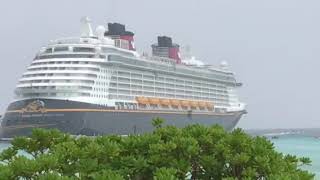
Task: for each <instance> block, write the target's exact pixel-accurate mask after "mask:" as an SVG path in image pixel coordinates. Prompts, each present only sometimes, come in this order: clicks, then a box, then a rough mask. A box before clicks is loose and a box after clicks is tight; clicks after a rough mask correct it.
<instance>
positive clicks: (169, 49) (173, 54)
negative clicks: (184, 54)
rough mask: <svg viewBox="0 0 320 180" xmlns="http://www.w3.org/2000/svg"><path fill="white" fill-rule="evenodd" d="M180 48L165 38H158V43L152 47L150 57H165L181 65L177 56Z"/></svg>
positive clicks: (168, 38)
mask: <svg viewBox="0 0 320 180" xmlns="http://www.w3.org/2000/svg"><path fill="white" fill-rule="evenodd" d="M179 49H180V46H179V45H178V44H175V43H173V42H172V39H171V38H170V37H167V36H158V43H157V44H153V45H152V55H153V56H159V57H166V58H171V59H174V60H176V63H177V64H180V63H181V58H180V54H179Z"/></svg>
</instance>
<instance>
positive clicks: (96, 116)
mask: <svg viewBox="0 0 320 180" xmlns="http://www.w3.org/2000/svg"><path fill="white" fill-rule="evenodd" d="M244 113H245V112H244V111H239V112H232V113H231V112H230V113H214V114H213V113H193V112H172V111H171V112H170V111H152V110H116V109H114V108H110V107H109V108H108V107H105V106H99V105H94V104H90V103H83V102H77V101H68V100H55V99H28V100H22V101H16V102H13V103H11V104H10V105H9V107H8V109H7V112H6V114H5V115H4V117H3V120H2V122H1V135H0V137H1V138H12V137H14V136H22V135H29V134H30V133H31V131H32V129H33V128H48V129H50V128H56V129H59V130H61V131H63V132H66V133H70V134H74V135H79V134H81V135H89V136H92V135H102V134H120V135H128V134H140V133H144V132H150V131H152V130H153V127H152V123H151V121H152V119H153V118H155V117H160V118H163V119H165V124H168V125H175V126H177V127H184V126H186V125H188V124H203V125H213V124H218V125H221V126H223V127H224V128H225V129H226V130H231V129H233V128H234V127H235V125H236V124H237V123H238V121H239V119H240V118H241V116H242V115H243V114H244Z"/></svg>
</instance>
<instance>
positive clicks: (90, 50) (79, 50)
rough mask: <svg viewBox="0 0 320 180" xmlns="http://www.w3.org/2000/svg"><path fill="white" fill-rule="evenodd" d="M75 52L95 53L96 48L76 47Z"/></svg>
mask: <svg viewBox="0 0 320 180" xmlns="http://www.w3.org/2000/svg"><path fill="white" fill-rule="evenodd" d="M73 51H74V52H95V49H94V48H88V47H74V48H73Z"/></svg>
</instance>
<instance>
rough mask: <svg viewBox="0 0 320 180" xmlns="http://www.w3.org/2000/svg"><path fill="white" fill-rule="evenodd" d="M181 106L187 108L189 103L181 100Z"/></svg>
mask: <svg viewBox="0 0 320 180" xmlns="http://www.w3.org/2000/svg"><path fill="white" fill-rule="evenodd" d="M181 106H185V107H188V106H190V102H189V101H187V100H181Z"/></svg>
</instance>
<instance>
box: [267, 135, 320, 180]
mask: <svg viewBox="0 0 320 180" xmlns="http://www.w3.org/2000/svg"><path fill="white" fill-rule="evenodd" d="M272 142H273V143H274V145H275V147H276V149H277V150H279V151H281V152H283V153H288V154H292V155H296V156H298V157H309V158H310V159H311V161H312V166H308V167H304V168H305V169H307V170H309V171H311V172H312V173H315V174H316V179H320V139H319V138H314V137H306V136H298V135H288V136H281V137H280V138H279V139H272Z"/></svg>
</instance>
